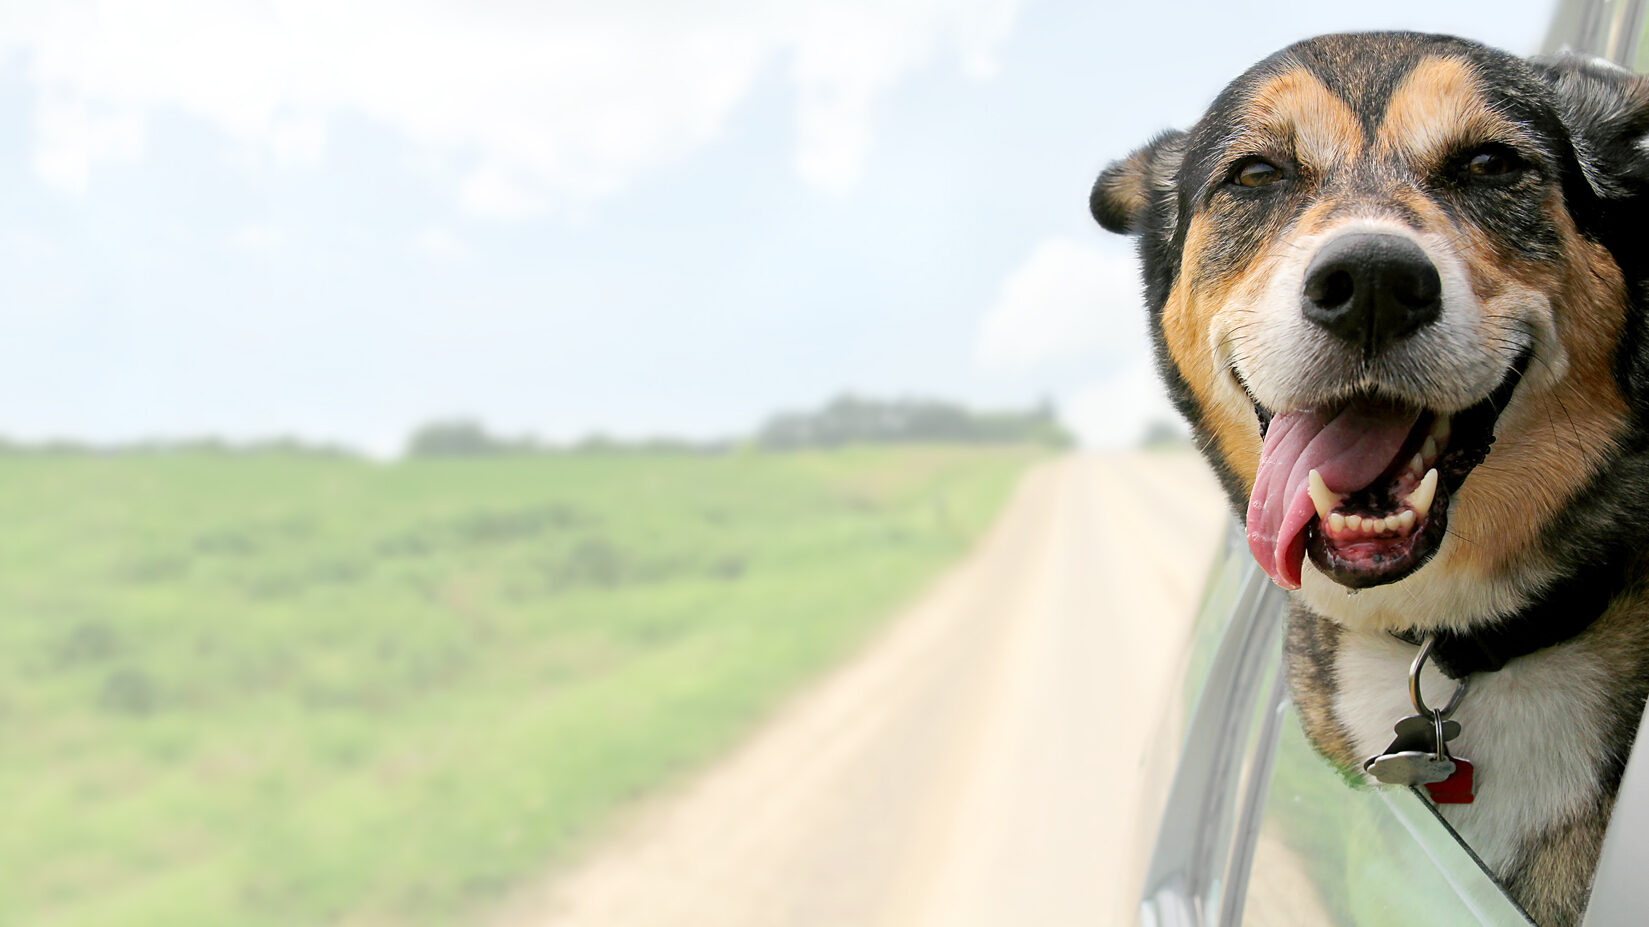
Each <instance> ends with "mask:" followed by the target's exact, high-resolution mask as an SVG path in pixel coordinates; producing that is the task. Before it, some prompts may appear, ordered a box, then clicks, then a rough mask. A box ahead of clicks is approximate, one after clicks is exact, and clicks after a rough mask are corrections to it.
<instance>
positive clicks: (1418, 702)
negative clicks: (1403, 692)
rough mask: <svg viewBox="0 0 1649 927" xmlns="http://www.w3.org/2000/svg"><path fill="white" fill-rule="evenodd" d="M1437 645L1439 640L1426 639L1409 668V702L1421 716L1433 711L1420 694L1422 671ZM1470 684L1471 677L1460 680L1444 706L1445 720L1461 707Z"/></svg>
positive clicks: (1433, 638)
mask: <svg viewBox="0 0 1649 927" xmlns="http://www.w3.org/2000/svg"><path fill="white" fill-rule="evenodd" d="M1435 643H1437V638H1435V637H1428V638H1426V639H1425V641H1424V642H1423V643H1421V645H1420V652H1419V653H1417V654H1415V656H1414V664H1413V665H1412V666H1410V667H1409V701H1410V702H1413V703H1414V711H1415V713H1416V714H1420V715H1429V714H1431V709H1430V708H1428V707H1427V706H1426V697H1425V696H1424V695H1421V694H1420V670H1421V668H1422V667H1424V666H1425V665H1426V660H1427V658H1429V657H1430V656H1431V648H1432V645H1433V644H1435ZM1470 684H1471V677H1470V676H1468V677H1466V678H1465V679H1462V680H1460V685H1458V686H1456V687H1455V689H1454V694H1453V695H1451V696H1449V703H1448V704H1447V705H1444V706H1443V710H1442V712H1441V714H1442V716H1443V718H1444V719H1445V720H1446V719H1447V718H1448V717H1449V716H1450V715H1452V714H1454V710H1455V709H1456V708H1459V707H1460V700H1461V699H1462V698H1464V697H1465V695H1466V687H1467V686H1468V685H1470Z"/></svg>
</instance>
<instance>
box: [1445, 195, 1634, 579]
mask: <svg viewBox="0 0 1649 927" xmlns="http://www.w3.org/2000/svg"><path fill="white" fill-rule="evenodd" d="M1546 208H1547V211H1548V214H1549V215H1551V217H1552V219H1553V221H1554V222H1555V223H1556V224H1557V226H1558V228H1559V231H1560V234H1561V235H1562V236H1563V239H1564V242H1565V244H1564V259H1563V260H1562V261H1560V262H1558V263H1557V265H1556V266H1555V267H1549V268H1548V267H1542V266H1531V265H1524V266H1518V267H1512V268H1501V269H1498V270H1491V268H1490V267H1489V265H1490V264H1491V263H1492V262H1494V260H1495V256H1494V255H1493V254H1491V253H1488V252H1487V250H1486V249H1485V248H1480V247H1477V246H1475V245H1474V246H1473V247H1471V248H1469V249H1463V251H1464V252H1465V253H1466V254H1467V259H1468V260H1469V261H1471V262H1472V264H1473V267H1472V273H1473V275H1474V276H1476V275H1479V274H1482V275H1484V276H1488V277H1491V278H1493V277H1502V276H1503V275H1505V274H1510V275H1511V277H1513V278H1515V279H1516V281H1517V283H1516V284H1515V285H1513V284H1509V283H1508V284H1507V286H1506V287H1505V289H1504V291H1503V292H1502V293H1501V294H1500V295H1499V296H1498V297H1497V298H1496V299H1495V300H1494V301H1492V302H1486V303H1485V305H1484V308H1485V310H1486V312H1487V315H1488V318H1487V319H1486V323H1487V325H1488V326H1489V332H1488V334H1487V336H1488V337H1495V336H1497V335H1501V334H1503V333H1505V332H1506V331H1507V330H1508V329H1509V327H1510V324H1509V323H1510V319H1509V318H1508V313H1509V312H1510V311H1511V310H1512V309H1513V308H1514V305H1515V303H1517V302H1519V301H1521V300H1526V299H1528V298H1529V294H1530V293H1532V292H1535V291H1539V292H1544V293H1548V294H1552V307H1551V311H1552V312H1553V313H1554V315H1555V317H1556V324H1557V331H1558V337H1559V339H1560V341H1561V342H1562V345H1563V353H1564V354H1565V358H1564V360H1565V361H1566V368H1567V369H1566V370H1565V371H1564V376H1563V377H1562V379H1561V380H1559V381H1558V382H1557V383H1556V384H1547V385H1546V387H1545V388H1544V389H1539V390H1523V391H1521V392H1522V395H1521V397H1520V399H1519V401H1518V402H1515V403H1514V406H1513V409H1512V410H1508V414H1507V415H1506V416H1505V417H1503V418H1502V420H1501V424H1500V427H1499V428H1497V429H1496V431H1497V436H1496V440H1495V444H1494V449H1493V451H1492V452H1491V453H1490V454H1489V458H1488V460H1487V461H1485V462H1484V465H1483V466H1480V467H1478V468H1477V469H1476V470H1474V471H1473V472H1472V475H1471V477H1470V478H1468V479H1467V480H1466V482H1465V485H1463V486H1461V487H1460V493H1459V495H1458V496H1457V497H1456V500H1455V502H1454V504H1452V505H1451V506H1450V515H1449V518H1450V524H1449V532H1450V533H1451V534H1458V535H1459V536H1460V538H1461V539H1462V540H1465V541H1466V542H1467V543H1466V544H1465V545H1463V546H1462V549H1461V554H1462V555H1463V557H1464V559H1463V561H1462V563H1463V565H1464V566H1466V567H1467V568H1468V569H1474V570H1476V571H1478V572H1479V573H1480V574H1481V575H1489V574H1491V573H1495V572H1499V571H1500V570H1503V569H1505V568H1506V567H1507V565H1508V564H1511V563H1514V562H1517V561H1518V558H1521V557H1524V556H1527V555H1528V553H1529V552H1530V549H1531V547H1532V545H1533V543H1534V541H1535V538H1536V536H1537V534H1538V532H1539V529H1540V528H1541V526H1543V525H1544V524H1545V523H1546V522H1547V521H1548V520H1549V519H1551V518H1552V517H1553V516H1554V515H1556V514H1557V513H1558V512H1559V511H1561V510H1562V509H1563V507H1564V506H1565V505H1567V504H1568V500H1569V498H1570V497H1572V496H1573V495H1574V493H1575V492H1576V491H1578V490H1579V489H1580V488H1581V487H1582V486H1584V485H1585V484H1586V482H1587V481H1588V480H1590V479H1591V478H1592V476H1593V474H1594V473H1596V472H1597V470H1598V468H1599V467H1601V466H1602V465H1603V463H1604V461H1606V460H1608V459H1609V458H1611V457H1613V456H1614V454H1615V453H1616V449H1615V441H1616V437H1617V435H1619V434H1620V432H1621V430H1622V429H1623V428H1624V426H1625V422H1626V417H1627V408H1626V401H1625V399H1624V398H1623V397H1622V396H1621V395H1620V391H1619V388H1618V386H1617V385H1616V383H1615V377H1614V371H1613V351H1612V348H1613V346H1614V345H1615V344H1616V343H1618V342H1619V340H1620V333H1621V328H1622V326H1623V325H1624V324H1625V315H1626V288H1625V281H1624V280H1623V279H1622V277H1621V273H1620V269H1619V268H1618V267H1616V266H1615V263H1614V261H1613V260H1612V259H1611V258H1610V256H1609V253H1608V252H1607V251H1606V250H1605V249H1604V248H1603V247H1602V246H1601V245H1598V244H1596V243H1595V242H1590V241H1587V240H1586V239H1585V238H1583V237H1581V235H1580V234H1579V232H1578V231H1577V230H1576V229H1575V227H1574V223H1573V221H1572V220H1571V219H1570V218H1569V215H1568V212H1567V211H1566V210H1565V209H1564V207H1563V203H1562V200H1561V198H1560V196H1559V195H1558V194H1557V193H1556V192H1554V193H1552V194H1551V196H1550V197H1549V198H1548V202H1547V204H1546ZM1546 362H1547V363H1550V362H1551V361H1550V360H1548V361H1546ZM1541 363H1542V361H1541V360H1538V359H1537V360H1536V361H1535V362H1534V366H1533V368H1532V369H1530V370H1529V371H1528V373H1527V375H1526V376H1527V377H1528V378H1529V379H1531V380H1535V379H1538V378H1539V377H1541V376H1542V375H1543V374H1547V373H1549V372H1550V371H1545V370H1541V369H1539V365H1540V364H1541Z"/></svg>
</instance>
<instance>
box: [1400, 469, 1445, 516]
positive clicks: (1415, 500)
mask: <svg viewBox="0 0 1649 927" xmlns="http://www.w3.org/2000/svg"><path fill="white" fill-rule="evenodd" d="M1436 496H1437V468H1436V467H1432V468H1431V469H1430V470H1427V471H1426V478H1425V479H1423V480H1421V481H1420V485H1419V487H1418V488H1416V489H1415V490H1414V492H1411V493H1409V495H1408V498H1407V499H1405V500H1403V501H1405V502H1407V503H1408V504H1409V505H1410V506H1412V507H1413V508H1414V511H1415V513H1416V515H1417V517H1418V516H1424V515H1427V514H1429V513H1430V512H1431V500H1432V499H1434V498H1436Z"/></svg>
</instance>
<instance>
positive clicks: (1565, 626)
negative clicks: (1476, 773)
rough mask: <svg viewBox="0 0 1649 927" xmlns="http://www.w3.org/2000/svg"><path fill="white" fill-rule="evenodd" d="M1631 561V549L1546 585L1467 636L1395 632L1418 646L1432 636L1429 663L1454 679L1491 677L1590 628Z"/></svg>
mask: <svg viewBox="0 0 1649 927" xmlns="http://www.w3.org/2000/svg"><path fill="white" fill-rule="evenodd" d="M1631 560H1632V557H1631V556H1630V554H1629V552H1628V551H1616V552H1614V553H1613V555H1611V556H1607V557H1601V558H1599V559H1598V560H1596V561H1594V562H1592V563H1590V564H1588V565H1587V566H1584V567H1582V568H1581V569H1579V570H1578V571H1576V572H1575V573H1574V574H1573V575H1571V576H1568V577H1565V578H1563V579H1560V580H1558V581H1557V582H1555V583H1553V584H1552V585H1551V586H1548V587H1547V588H1546V589H1545V590H1543V591H1542V592H1541V593H1540V595H1539V597H1538V598H1536V599H1535V600H1534V601H1533V602H1531V603H1529V604H1528V605H1525V606H1524V607H1523V608H1522V610H1520V611H1517V612H1514V613H1512V614H1510V615H1507V616H1506V617H1504V618H1502V619H1500V620H1499V621H1496V622H1495V623H1494V624H1492V625H1487V626H1484V627H1475V628H1472V629H1471V630H1469V631H1464V632H1460V631H1437V632H1430V631H1421V630H1418V629H1415V628H1408V629H1405V630H1402V631H1393V632H1391V634H1392V636H1393V637H1395V638H1397V639H1398V640H1401V641H1406V642H1408V643H1410V644H1415V645H1419V644H1420V643H1421V642H1422V641H1424V640H1425V639H1426V637H1427V635H1428V634H1433V635H1434V636H1435V637H1436V638H1437V644H1436V645H1435V646H1433V647H1432V650H1431V660H1432V662H1433V663H1435V664H1437V668H1438V669H1440V670H1442V671H1443V675H1445V676H1447V677H1449V678H1450V679H1465V678H1466V677H1467V676H1470V675H1471V674H1473V673H1492V672H1494V671H1495V670H1498V669H1500V668H1501V667H1503V666H1505V665H1506V664H1507V663H1510V662H1511V661H1513V660H1515V659H1517V658H1518V657H1522V656H1527V655H1528V654H1531V653H1534V652H1535V651H1537V650H1544V649H1546V648H1547V647H1550V646H1552V645H1554V644H1561V643H1563V642H1564V641H1566V640H1569V639H1570V638H1573V637H1576V636H1578V635H1579V634H1580V633H1581V632H1582V631H1585V630H1586V629H1587V628H1589V627H1591V626H1592V623H1593V622H1594V621H1597V619H1598V618H1599V617H1600V616H1602V614H1603V613H1604V611H1605V610H1607V609H1608V607H1609V603H1610V602H1611V601H1613V600H1614V598H1615V596H1616V595H1617V594H1618V593H1619V592H1620V591H1621V589H1622V588H1623V587H1624V586H1625V584H1626V570H1627V565H1628V564H1629V563H1630V562H1631Z"/></svg>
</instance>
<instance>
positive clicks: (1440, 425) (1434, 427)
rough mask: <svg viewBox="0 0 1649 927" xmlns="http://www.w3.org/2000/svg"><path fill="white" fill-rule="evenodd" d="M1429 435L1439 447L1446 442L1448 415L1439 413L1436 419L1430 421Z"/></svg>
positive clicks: (1447, 438) (1447, 436)
mask: <svg viewBox="0 0 1649 927" xmlns="http://www.w3.org/2000/svg"><path fill="white" fill-rule="evenodd" d="M1431 437H1432V438H1433V439H1434V440H1435V441H1436V446H1437V447H1441V446H1442V445H1444V444H1447V443H1448V441H1449V417H1448V416H1447V415H1439V416H1437V418H1436V420H1434V421H1433V422H1432V423H1431Z"/></svg>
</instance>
